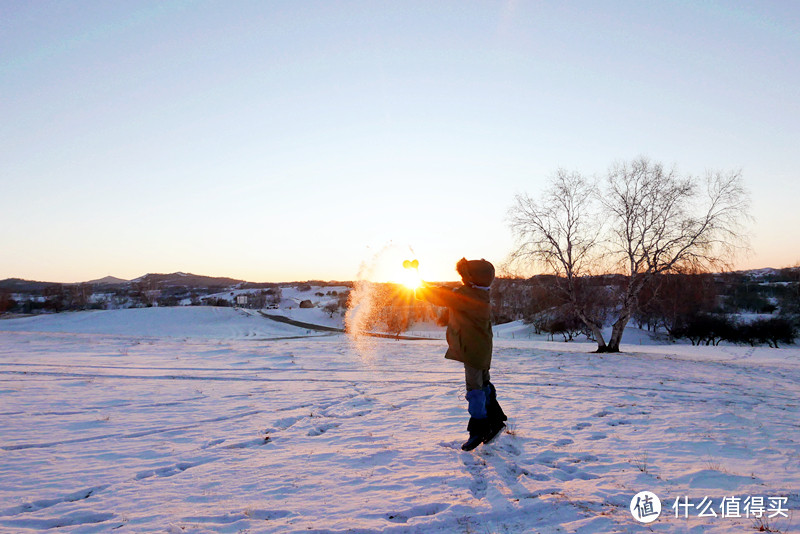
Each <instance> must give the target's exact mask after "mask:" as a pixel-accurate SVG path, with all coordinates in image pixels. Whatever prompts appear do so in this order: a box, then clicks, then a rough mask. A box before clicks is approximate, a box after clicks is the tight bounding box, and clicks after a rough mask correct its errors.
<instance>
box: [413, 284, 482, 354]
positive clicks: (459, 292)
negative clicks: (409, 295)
mask: <svg viewBox="0 0 800 534" xmlns="http://www.w3.org/2000/svg"><path fill="white" fill-rule="evenodd" d="M417 297H418V298H420V299H423V300H427V301H428V302H430V303H431V304H434V305H436V306H442V307H446V308H448V310H449V313H450V318H449V320H448V323H447V345H448V349H447V353H446V354H445V355H444V357H445V358H448V359H450V360H456V361H459V362H463V363H465V364H467V365H469V366H470V367H474V368H475V369H489V368H490V367H491V364H492V321H491V317H492V308H491V304H490V301H489V290H488V288H478V287H473V286H471V285H463V286H461V287H458V288H456V289H454V290H450V289H444V288H440V287H432V286H427V287H424V288H422V289H418V290H417Z"/></svg>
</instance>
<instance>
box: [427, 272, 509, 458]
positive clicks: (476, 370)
mask: <svg viewBox="0 0 800 534" xmlns="http://www.w3.org/2000/svg"><path fill="white" fill-rule="evenodd" d="M456 270H457V271H458V274H459V275H461V281H462V283H463V284H464V285H462V286H461V287H458V288H456V289H454V290H452V291H451V290H449V289H444V288H440V287H434V286H431V285H428V284H425V285H424V286H423V287H422V288H421V289H418V290H417V293H416V295H417V298H419V299H422V300H427V301H428V302H430V303H432V304H434V305H436V306H442V307H446V308H447V309H448V311H449V318H448V324H447V345H448V349H447V353H446V354H445V355H444V357H445V358H448V359H451V360H457V361H459V362H462V363H463V364H464V374H465V376H466V380H467V402H468V403H469V406H468V409H469V415H470V419H469V424H468V425H467V430H468V431H469V439H468V440H467V441H466V442H464V444H463V445H461V448H462V449H463V450H465V451H471V450H472V449H474V448H475V447H477V446H478V445H480V444H481V443H488V442H489V441H491V440H492V439H493V438H494V437H495V436H496V435H497V433H498V432H500V431H501V430H502V429H503V427H504V426H505V423H504V421H505V420H506V419H507V418H506V415H505V414H504V413H503V409H502V408H500V405H499V404H498V403H497V394H496V391H495V389H494V385H492V383H491V382H489V367H491V363H492V322H491V304H490V301H489V286H491V285H492V281H493V280H494V266H493V265H492V264H491V263H489V262H488V261H486V260H484V259H480V260H471V261H467V259H466V258H461V260H459V262H458V263H457V264H456Z"/></svg>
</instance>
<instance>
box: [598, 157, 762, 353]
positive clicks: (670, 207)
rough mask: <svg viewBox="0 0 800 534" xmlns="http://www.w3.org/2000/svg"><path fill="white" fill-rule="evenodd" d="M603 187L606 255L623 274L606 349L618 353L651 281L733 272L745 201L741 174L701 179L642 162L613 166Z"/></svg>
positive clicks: (716, 173) (745, 214)
mask: <svg viewBox="0 0 800 534" xmlns="http://www.w3.org/2000/svg"><path fill="white" fill-rule="evenodd" d="M607 186H608V189H607V192H606V194H605V195H604V196H603V198H602V203H603V207H604V210H605V212H606V213H607V214H608V215H609V217H610V219H611V220H610V227H611V228H612V231H611V233H610V246H611V248H610V252H611V254H612V256H614V257H617V258H619V260H620V263H619V266H620V267H621V269H620V270H621V272H622V273H623V274H625V275H626V276H627V284H626V286H625V288H624V291H623V292H622V294H621V295H620V296H619V297H620V300H619V314H618V318H617V320H616V321H615V322H614V324H613V329H612V332H611V338H610V339H609V342H608V347H607V349H606V350H608V351H609V352H618V351H619V344H620V341H621V340H622V334H623V332H624V330H625V326H627V324H628V321H629V320H630V318H631V315H632V313H633V311H634V309H635V308H636V303H637V299H638V297H639V293H640V292H641V290H642V287H643V286H644V284H645V283H647V282H648V281H650V280H651V279H652V278H653V277H654V276H655V275H658V274H661V273H667V272H675V271H676V270H678V269H679V268H680V269H686V268H692V269H693V270H695V271H697V272H702V271H704V270H710V269H720V268H727V267H730V261H731V260H732V259H733V257H734V255H735V253H736V251H737V250H738V249H741V248H743V247H746V238H745V237H744V230H743V224H742V223H743V222H744V221H745V220H747V219H748V218H749V217H748V209H749V197H748V195H747V192H746V191H745V189H744V186H743V184H742V177H741V172H739V171H734V172H728V173H722V172H719V171H714V172H707V173H706V176H705V179H704V180H702V181H701V180H698V179H696V178H694V177H691V176H689V177H681V176H679V175H678V174H677V172H676V171H675V170H665V169H664V167H663V166H662V165H661V164H660V163H652V162H651V161H650V160H648V159H647V158H644V157H641V158H638V159H636V160H633V161H631V162H630V163H618V164H616V165H614V166H613V167H612V168H611V170H610V171H609V173H608V179H607Z"/></svg>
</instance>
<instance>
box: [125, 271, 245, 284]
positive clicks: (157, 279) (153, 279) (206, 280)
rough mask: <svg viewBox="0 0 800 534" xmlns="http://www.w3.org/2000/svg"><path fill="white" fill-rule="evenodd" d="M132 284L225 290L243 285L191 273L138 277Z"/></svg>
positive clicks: (232, 279)
mask: <svg viewBox="0 0 800 534" xmlns="http://www.w3.org/2000/svg"><path fill="white" fill-rule="evenodd" d="M131 282H132V283H140V284H144V285H148V286H151V287H159V288H160V287H187V288H227V287H233V286H238V285H240V284H244V283H245V281H244V280H236V279H234V278H224V277H213V276H203V275H199V274H192V273H182V272H177V273H171V274H158V273H154V274H146V275H144V276H140V277H139V278H136V279H134V280H131Z"/></svg>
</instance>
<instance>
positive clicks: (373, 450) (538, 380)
mask: <svg viewBox="0 0 800 534" xmlns="http://www.w3.org/2000/svg"><path fill="white" fill-rule="evenodd" d="M514 328H516V330H513V329H514ZM512 331H514V332H516V334H519V335H516V334H515V335H514V336H513V339H512V335H510V334H511V333H512ZM498 334H499V336H498V337H497V338H496V343H495V355H494V362H493V369H492V373H493V382H494V383H495V384H496V385H497V389H498V395H499V400H500V402H501V403H502V405H503V407H504V409H505V411H506V413H508V415H509V423H510V432H506V433H503V434H501V435H500V436H499V437H498V438H497V439H496V440H495V441H494V442H493V443H491V444H489V445H484V446H482V447H479V448H478V449H476V450H475V451H472V452H462V451H461V450H460V448H459V446H460V443H461V442H462V441H463V439H464V438H465V437H466V432H465V427H466V420H467V414H466V402H465V401H464V390H463V384H462V383H463V370H462V369H460V368H459V365H458V364H457V363H454V362H451V361H446V360H444V359H443V358H442V354H443V352H444V346H443V341H441V340H430V341H395V340H384V339H379V340H375V343H376V347H377V350H375V351H374V353H373V355H372V356H371V357H370V358H369V359H364V358H362V357H361V356H360V354H359V353H358V352H357V351H356V350H354V348H353V346H352V345H351V344H350V341H349V338H348V337H347V336H346V335H342V334H324V335H322V334H320V333H318V332H314V333H311V334H310V335H309V332H308V331H307V330H304V329H302V328H297V327H293V326H290V325H286V324H282V323H277V322H274V321H270V320H268V319H266V318H264V317H261V316H259V315H257V314H249V313H245V312H242V311H237V310H233V309H229V308H199V307H198V308H152V309H142V310H117V311H107V312H83V313H70V314H59V315H50V316H40V317H34V318H26V319H13V320H5V321H0V427H1V428H2V429H3V431H2V435H1V436H0V458H2V461H0V532H14V533H26V532H40V531H49V530H54V529H58V532H119V533H124V532H169V533H186V532H195V533H203V532H231V533H237V532H275V533H278V532H280V533H284V532H290V533H291V532H296V533H300V532H304V533H305V532H317V533H322V532H341V533H344V532H354V533H372V532H376V533H377V532H394V533H416V532H420V533H422V532H424V533H428V532H434V533H436V532H440V533H453V532H478V533H500V532H504V533H505V532H508V533H516V532H580V533H594V532H596V533H600V532H640V531H653V532H712V533H717V532H748V531H755V530H756V529H757V528H758V526H759V523H758V520H754V519H752V518H750V519H748V518H746V517H741V518H722V517H716V518H714V517H711V518H699V517H696V514H690V517H689V518H688V519H686V518H683V517H680V518H676V517H675V514H674V511H673V510H672V509H671V506H672V504H673V502H674V501H675V499H676V498H678V497H680V498H683V497H684V496H688V497H689V499H691V500H692V501H693V502H697V503H699V502H700V501H701V499H702V498H703V497H709V498H711V499H716V500H717V502H719V500H720V499H721V498H723V497H726V496H734V497H741V498H744V497H746V496H764V497H770V496H771V497H786V498H787V504H786V508H787V509H788V515H789V516H790V517H789V518H782V517H776V518H772V519H767V518H766V516H765V517H764V518H763V519H762V520H761V521H762V523H764V524H766V523H767V522H768V524H769V525H770V527H771V528H773V529H775V528H779V529H781V530H783V531H785V530H789V529H791V527H792V526H794V527H795V528H796V526H797V520H798V518H800V514H798V513H797V512H796V510H797V509H798V508H800V497H798V488H799V487H800V484H799V482H800V407H799V404H800V402H799V401H798V397H800V349H797V348H792V349H777V350H776V349H769V348H755V349H754V348H741V347H690V346H685V345H670V346H658V345H653V344H651V345H644V344H643V345H641V346H640V345H630V346H624V347H623V349H624V350H627V352H625V353H622V354H604V355H597V354H592V353H591V350H592V349H593V346H592V345H591V344H579V343H570V344H566V343H554V342H546V341H543V340H542V339H541V338H535V339H528V337H527V335H525V333H524V331H523V328H522V327H521V326H519V325H517V326H516V327H515V326H510V327H507V328H506V329H505V330H503V329H501V330H500V331H499V332H498ZM312 336H313V337H312ZM642 490H649V491H652V492H654V493H656V494H657V495H658V496H659V497H660V498H661V501H662V505H663V508H664V510H663V511H662V515H661V517H660V518H659V519H658V520H656V521H655V522H653V523H650V524H649V525H647V526H644V525H640V524H639V523H637V522H636V521H635V520H634V519H633V517H632V515H631V513H630V511H629V506H630V503H631V498H632V497H633V496H634V495H635V494H636V493H638V492H639V491H642ZM716 512H717V514H718V515H719V513H720V511H719V508H718V507H717V510H716ZM742 515H743V516H744V512H742Z"/></svg>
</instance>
